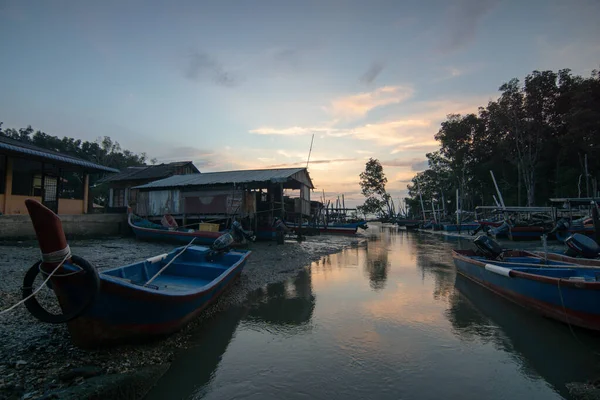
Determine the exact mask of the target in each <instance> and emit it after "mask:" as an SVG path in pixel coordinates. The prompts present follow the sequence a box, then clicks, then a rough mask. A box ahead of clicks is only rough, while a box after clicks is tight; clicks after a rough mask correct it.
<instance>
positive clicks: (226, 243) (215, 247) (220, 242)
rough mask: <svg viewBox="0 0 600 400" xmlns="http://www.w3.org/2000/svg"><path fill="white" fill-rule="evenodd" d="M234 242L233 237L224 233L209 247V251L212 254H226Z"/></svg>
mask: <svg viewBox="0 0 600 400" xmlns="http://www.w3.org/2000/svg"><path fill="white" fill-rule="evenodd" d="M234 242H235V240H233V236H231V234H229V233H224V234H222V235H221V236H219V237H218V238H217V239H216V240H215V241H214V243H213V244H212V246H210V250H211V251H212V252H214V253H227V252H228V251H229V250H230V249H231V246H232V245H233V243H234Z"/></svg>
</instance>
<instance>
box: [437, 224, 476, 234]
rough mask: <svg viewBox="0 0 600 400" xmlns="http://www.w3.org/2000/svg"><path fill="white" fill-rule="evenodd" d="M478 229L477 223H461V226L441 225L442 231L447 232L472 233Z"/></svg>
mask: <svg viewBox="0 0 600 400" xmlns="http://www.w3.org/2000/svg"><path fill="white" fill-rule="evenodd" d="M477 228H479V223H477V222H472V223H471V222H463V223H461V224H442V229H443V230H445V231H447V232H458V231H461V232H468V231H474V230H475V229H477Z"/></svg>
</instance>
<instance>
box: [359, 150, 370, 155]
mask: <svg viewBox="0 0 600 400" xmlns="http://www.w3.org/2000/svg"><path fill="white" fill-rule="evenodd" d="M356 153H358V154H373V152H372V151H369V150H356Z"/></svg>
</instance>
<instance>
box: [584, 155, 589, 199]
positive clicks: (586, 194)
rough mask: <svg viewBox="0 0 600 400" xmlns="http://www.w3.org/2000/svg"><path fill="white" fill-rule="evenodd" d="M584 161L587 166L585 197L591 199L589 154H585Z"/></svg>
mask: <svg viewBox="0 0 600 400" xmlns="http://www.w3.org/2000/svg"><path fill="white" fill-rule="evenodd" d="M583 160H584V161H583V162H584V165H585V197H590V178H589V174H588V162H587V154H584V158H583Z"/></svg>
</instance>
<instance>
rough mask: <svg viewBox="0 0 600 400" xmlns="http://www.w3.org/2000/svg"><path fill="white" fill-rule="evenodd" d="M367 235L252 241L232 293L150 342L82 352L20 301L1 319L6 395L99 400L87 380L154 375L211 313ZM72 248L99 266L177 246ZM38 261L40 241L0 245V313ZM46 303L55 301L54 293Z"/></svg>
mask: <svg viewBox="0 0 600 400" xmlns="http://www.w3.org/2000/svg"><path fill="white" fill-rule="evenodd" d="M363 240H364V237H363V238H361V236H359V235H357V236H356V237H344V236H327V235H323V236H314V237H308V238H307V240H305V241H303V242H300V243H299V242H296V241H293V240H286V243H285V244H284V245H279V246H278V245H276V244H275V243H253V244H252V245H251V246H250V249H251V250H252V251H253V253H252V255H251V257H250V259H249V261H248V263H247V265H246V267H245V269H244V271H243V273H242V276H241V279H240V280H239V281H237V282H236V283H235V284H234V286H233V287H232V288H231V289H230V290H229V291H227V292H226V293H225V294H224V295H223V296H221V297H220V298H219V300H218V301H217V302H216V303H215V304H213V305H212V306H210V307H209V308H208V309H207V310H206V311H205V312H204V313H203V314H202V315H201V316H200V317H199V318H198V319H196V320H194V321H193V322H191V323H190V324H189V325H187V326H186V327H185V328H184V329H183V330H182V331H180V332H178V333H176V334H174V335H172V336H170V337H168V338H166V339H163V340H160V341H155V342H152V343H146V344H139V345H128V346H119V347H114V348H110V349H103V350H93V351H90V350H81V349H78V348H76V347H74V346H73V345H71V342H70V338H69V333H68V331H67V329H66V326H65V325H50V324H46V323H42V322H39V321H38V320H36V319H35V318H34V317H33V316H31V315H30V314H29V313H28V311H27V310H26V309H25V307H24V306H20V307H18V308H17V309H15V310H14V311H11V312H9V313H8V314H5V315H1V316H0V332H1V335H0V340H1V341H0V399H4V398H6V399H21V398H22V399H36V398H44V397H45V398H82V397H81V396H83V398H101V397H102V396H103V395H102V394H98V395H97V396H93V395H92V393H91V392H89V393H88V394H89V396H88V394H85V393H86V390H87V389H84V388H85V387H86V386H85V385H86V384H87V383H88V381H89V382H91V381H94V382H96V381H98V379H99V377H100V378H102V377H111V379H112V380H113V381H115V382H118V385H121V386H122V385H123V384H124V383H123V382H122V381H123V380H122V379H121V380H119V379H116V380H115V379H114V377H115V376H116V377H123V376H127V375H128V374H132V373H136V372H137V371H149V372H148V374H147V379H146V380H148V379H156V374H157V372H156V371H158V370H161V371H162V370H164V369H165V368H166V366H167V365H168V364H169V362H170V360H171V359H172V357H173V353H174V351H176V350H178V349H180V348H185V346H186V341H187V339H188V337H189V334H188V333H189V332H191V331H192V330H193V329H197V328H199V327H200V326H201V324H202V322H203V321H204V320H205V319H206V318H210V317H211V315H213V314H214V313H216V312H219V310H222V309H223V308H225V307H228V306H229V305H231V304H233V303H240V302H243V301H244V300H245V299H246V297H247V295H248V293H249V292H251V291H253V290H256V289H258V288H261V287H263V286H265V285H267V284H269V283H272V282H278V281H282V280H285V279H286V278H288V277H290V276H293V275H295V274H296V273H297V272H298V270H299V269H301V268H303V267H306V266H308V265H310V264H311V262H313V261H316V260H318V259H319V258H321V257H322V256H324V255H327V254H331V253H336V252H338V251H340V250H342V249H343V248H344V247H348V246H358V245H360V242H361V241H363ZM70 245H71V249H72V251H73V254H76V255H79V256H81V257H83V258H85V259H87V260H88V261H90V262H91V263H92V264H94V265H95V266H96V267H97V268H98V269H99V270H102V269H104V268H112V267H114V266H118V265H124V264H127V263H131V262H135V261H139V260H141V259H145V258H148V257H150V256H153V255H157V254H161V253H165V252H167V251H170V250H171V249H173V248H174V247H175V246H173V245H169V244H160V243H146V242H139V241H136V240H134V239H132V238H114V239H107V240H80V241H73V242H71V243H70ZM38 258H39V249H38V247H37V243H36V242H34V241H32V242H18V243H3V244H2V245H0V272H1V274H2V275H1V278H0V310H4V309H6V308H8V307H10V306H11V305H13V304H14V303H16V302H17V301H19V300H20V299H21V286H22V280H23V276H24V274H25V272H26V271H27V269H28V268H29V267H30V266H31V265H32V264H34V263H35V262H36V261H37V260H38ZM40 282H41V281H40ZM45 290H46V289H45ZM40 294H42V292H40ZM48 294H51V292H50V291H49V290H48V292H46V295H48ZM48 300H53V299H52V298H50V297H48ZM148 367H149V368H148ZM157 368H158V369H157ZM161 368H162V369H161ZM138 378H139V377H138ZM105 380H106V379H105ZM138 380H139V379H138ZM115 385H116V384H115ZM78 386H79V387H81V389H84V390H83V391H82V390H79V391H77V392H74V391H73V390H72V389H73V388H75V389H76V388H77V387H78ZM113 386H114V385H113ZM142 386H143V385H142ZM90 390H91V389H90ZM69 393H70V394H69ZM74 393H77V394H74ZM98 393H100V392H98ZM103 393H104V395H105V394H106V392H103ZM126 393H127V394H126V395H124V397H127V398H133V397H130V396H134V397H135V393H133V394H132V393H131V392H127V391H126ZM112 396H113V395H112V394H111V397H112Z"/></svg>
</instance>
